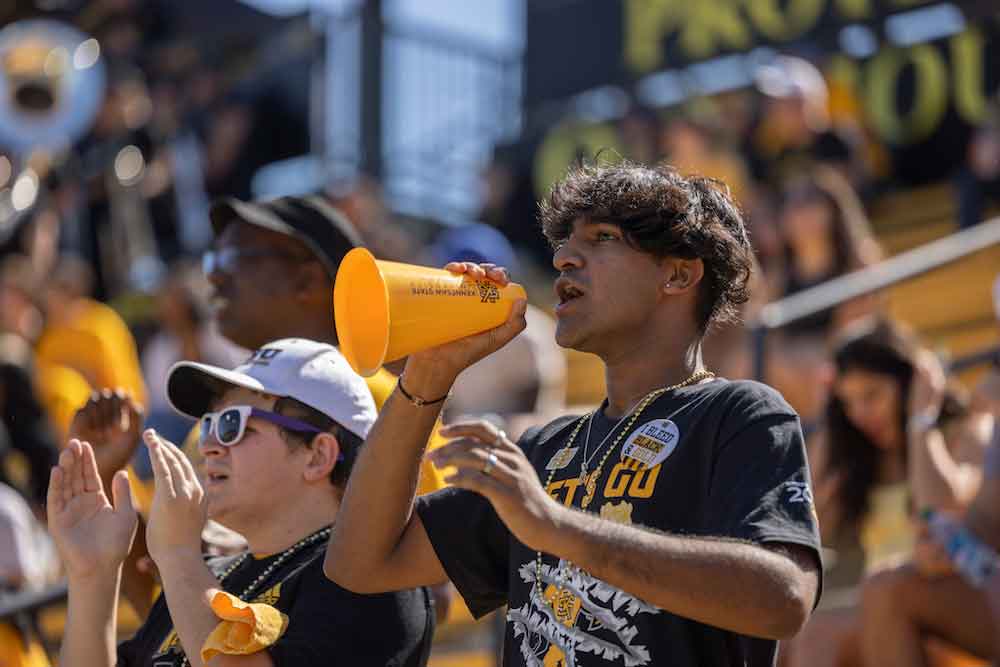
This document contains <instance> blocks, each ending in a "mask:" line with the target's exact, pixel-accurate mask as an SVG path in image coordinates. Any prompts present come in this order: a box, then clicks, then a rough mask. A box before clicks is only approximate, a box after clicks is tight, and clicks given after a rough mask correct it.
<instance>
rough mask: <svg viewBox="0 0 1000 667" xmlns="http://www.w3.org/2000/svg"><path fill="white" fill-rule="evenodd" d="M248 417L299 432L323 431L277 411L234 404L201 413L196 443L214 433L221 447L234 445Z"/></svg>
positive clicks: (239, 437) (244, 428)
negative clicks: (199, 429) (199, 430)
mask: <svg viewBox="0 0 1000 667" xmlns="http://www.w3.org/2000/svg"><path fill="white" fill-rule="evenodd" d="M250 417H257V418H259V419H263V420H265V421H269V422H271V423H272V424H274V425H276V426H280V427H281V428H284V429H288V430H289V431H296V432H299V433H322V432H323V429H320V428H317V427H315V426H313V425H312V424H307V423H306V422H304V421H300V420H298V419H295V418H294V417H286V416H285V415H281V414H278V413H277V412H271V411H270V410H261V409H260V408H255V407H252V406H250V405H234V406H232V407H229V408H226V409H225V410H219V411H218V412H206V413H205V414H204V415H202V417H201V433H200V434H199V439H198V444H200V445H204V444H205V442H206V441H207V440H208V436H210V435H214V436H215V440H216V442H218V443H219V444H220V445H222V446H223V447H232V446H233V445H236V444H237V443H239V441H240V440H241V439H242V438H243V433H244V432H245V431H246V428H247V421H248V420H249V419H250Z"/></svg>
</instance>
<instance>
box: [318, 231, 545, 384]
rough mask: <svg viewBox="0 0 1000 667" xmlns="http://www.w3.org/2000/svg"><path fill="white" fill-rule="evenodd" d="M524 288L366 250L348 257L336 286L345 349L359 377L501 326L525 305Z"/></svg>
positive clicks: (336, 308) (336, 316)
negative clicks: (518, 303) (514, 309)
mask: <svg viewBox="0 0 1000 667" xmlns="http://www.w3.org/2000/svg"><path fill="white" fill-rule="evenodd" d="M524 298H526V296H525V292H524V288H523V287H522V286H521V285H518V284H517V283H510V284H509V285H507V286H506V287H500V286H499V285H497V284H496V283H495V282H493V281H492V280H477V279H475V278H472V277H469V276H465V275H461V274H454V273H452V272H450V271H445V270H443V269H432V268H428V267H425V266H416V265H414V264H402V263H400V262H387V261H383V260H379V259H375V257H374V256H372V254H371V253H370V252H368V251H367V250H366V249H364V248H355V249H354V250H351V251H350V252H349V253H347V255H346V256H344V259H343V261H341V263H340V268H339V269H338V270H337V279H336V282H335V283H334V287H333V310H334V319H335V320H336V324H337V338H338V339H339V341H340V351H341V352H342V353H343V354H344V357H346V358H347V361H348V362H349V363H350V364H351V367H352V368H354V370H355V371H357V372H358V373H359V374H361V375H363V376H365V377H369V376H371V375H374V374H375V373H376V372H377V371H378V369H379V368H381V367H382V364H384V363H386V362H389V361H395V360H397V359H402V358H403V357H405V356H407V355H409V354H412V353H413V352H418V351H420V350H425V349H427V348H430V347H435V346H437V345H441V344H443V343H447V342H449V341H453V340H458V339H459V338H464V337H466V336H471V335H472V334H475V333H479V332H480V331H486V330H487V329H492V328H493V327H496V326H499V325H500V324H502V323H503V322H504V321H506V319H507V317H508V316H509V315H510V309H511V308H512V307H513V305H514V302H515V301H517V300H518V299H524Z"/></svg>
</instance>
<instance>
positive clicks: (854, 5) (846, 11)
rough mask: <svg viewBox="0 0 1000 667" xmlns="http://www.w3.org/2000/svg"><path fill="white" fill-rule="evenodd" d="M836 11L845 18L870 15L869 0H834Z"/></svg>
mask: <svg viewBox="0 0 1000 667" xmlns="http://www.w3.org/2000/svg"><path fill="white" fill-rule="evenodd" d="M836 7H837V11H838V12H839V13H840V15H841V16H843V17H844V18H846V19H852V20H857V19H863V18H868V17H869V16H871V13H872V5H871V0H836Z"/></svg>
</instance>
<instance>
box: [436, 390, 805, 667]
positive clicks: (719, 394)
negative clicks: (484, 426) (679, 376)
mask: <svg viewBox="0 0 1000 667" xmlns="http://www.w3.org/2000/svg"><path fill="white" fill-rule="evenodd" d="M575 424H576V419H575V418H562V419H558V420H556V421H554V422H552V423H550V424H548V425H546V426H544V427H542V428H540V429H534V430H531V431H529V432H527V433H526V434H525V435H524V437H523V438H522V439H521V441H520V442H519V446H520V447H521V448H522V449H523V450H524V451H525V454H526V455H527V456H528V459H529V460H530V461H531V462H532V463H533V465H534V467H535V470H536V471H537V472H538V475H539V478H540V479H542V480H543V482H544V480H546V479H548V478H549V474H550V473H551V472H553V471H554V473H553V474H552V480H551V482H550V483H549V486H548V489H547V490H548V492H549V494H550V495H551V496H552V497H553V498H555V499H556V500H558V501H560V502H563V503H565V504H566V505H568V506H572V507H576V508H581V506H582V505H584V504H586V508H585V511H588V512H592V513H594V514H599V515H600V516H602V517H604V518H606V519H608V520H611V521H617V522H620V523H624V524H632V525H636V526H647V527H650V528H654V529H657V530H660V531H665V532H669V533H672V534H682V535H693V536H713V537H722V538H730V539H737V540H745V541H748V542H754V543H758V544H764V543H789V544H797V545H803V546H805V547H808V548H809V549H811V550H813V551H814V552H815V553H816V557H817V560H818V559H819V544H820V543H819V533H818V526H817V523H816V515H815V511H814V509H813V503H812V494H811V491H810V488H809V469H808V465H807V463H806V456H805V447H804V444H803V439H802V431H801V428H800V426H799V420H798V416H797V415H796V414H795V412H794V411H793V410H792V408H791V407H789V406H788V404H787V403H786V402H785V401H784V400H783V399H782V398H781V396H780V395H779V394H778V393H777V392H775V391H774V390H773V389H771V388H770V387H767V386H765V385H762V384H759V383H756V382H744V381H740V382H729V381H726V380H721V379H720V380H716V381H713V382H710V383H706V384H702V385H696V386H691V387H686V388H682V389H676V390H673V391H670V392H666V393H665V394H663V395H662V396H660V397H659V398H657V399H656V400H654V401H653V402H652V403H651V404H650V405H649V406H648V407H647V408H646V410H645V411H644V412H643V413H642V414H641V415H640V417H639V418H638V419H637V420H636V421H635V423H634V424H633V425H632V427H631V428H630V429H629V432H628V433H625V434H623V435H622V437H621V439H620V440H619V441H618V445H617V447H615V449H614V450H613V451H612V452H611V453H610V455H609V456H608V458H607V460H606V462H605V464H604V466H603V467H602V470H601V474H600V476H599V477H598V478H597V479H596V485H593V484H591V485H588V484H587V483H585V482H583V481H581V476H580V463H581V460H582V458H583V446H582V445H583V440H584V438H585V434H586V431H587V428H586V426H585V427H584V428H583V429H582V431H581V432H580V433H579V434H578V435H577V440H576V442H575V443H574V446H575V447H576V450H575V451H574V450H567V449H565V447H566V444H567V440H568V439H569V437H570V434H571V433H572V431H573V428H574V426H575ZM627 424H628V421H627V420H625V422H624V423H623V424H622V425H620V426H617V428H616V425H617V421H616V420H610V419H608V418H606V417H605V416H604V415H603V412H599V413H598V414H597V415H596V416H595V419H594V422H593V424H592V429H591V433H590V438H589V447H588V455H589V456H594V459H593V461H592V462H591V463H590V466H589V470H591V471H592V470H593V469H594V468H595V467H597V462H598V461H599V460H600V459H601V457H602V455H603V453H604V452H603V451H600V448H599V447H598V443H601V441H602V440H603V439H604V438H605V436H609V437H608V439H607V440H606V442H605V444H604V447H612V446H613V443H614V442H615V441H616V440H618V435H619V434H618V431H617V429H624V428H626V425H627ZM595 452H596V455H595ZM588 487H590V488H589V489H588ZM588 496H589V498H588ZM417 511H418V512H419V513H420V518H421V521H422V522H423V524H424V526H425V528H426V530H427V534H428V536H429V537H430V539H431V543H432V544H433V546H434V549H435V551H436V553H437V555H438V558H439V559H440V561H441V564H442V565H443V566H444V568H445V570H446V571H447V573H448V575H449V577H450V578H451V580H452V582H453V583H454V584H455V586H456V587H457V588H458V591H459V592H460V593H461V594H462V596H463V597H464V598H465V601H466V603H467V604H468V606H469V609H470V610H471V611H472V612H473V614H475V615H477V616H481V615H483V614H485V613H487V612H490V611H492V610H494V609H496V608H498V607H500V606H503V605H507V607H508V612H507V628H506V636H505V641H504V664H505V665H509V666H515V665H517V666H520V665H525V666H538V667H542V666H544V667H580V666H584V665H618V666H621V667H644V666H646V665H650V666H652V665H668V664H669V665H679V666H686V665H690V666H692V667H694V666H699V665H749V666H751V667H755V666H764V665H773V664H774V662H775V659H776V654H777V642H774V641H771V640H766V639H759V638H754V637H748V636H743V635H739V634H736V633H734V632H730V631H727V630H723V629H720V628H716V627H712V626H709V625H705V624H702V623H698V622H696V621H693V620H690V619H686V618H682V617H679V616H675V615H673V614H671V613H669V612H667V611H664V610H662V609H659V608H657V607H656V606H654V605H652V604H650V603H648V602H646V601H645V600H643V599H642V597H641V596H636V595H632V594H630V593H626V592H625V591H622V590H621V589H618V588H616V587H614V586H611V585H609V584H607V583H605V582H603V581H601V580H599V579H595V578H593V577H591V576H590V575H589V574H587V573H586V572H584V571H582V570H580V569H579V568H576V567H574V566H573V565H572V564H568V563H565V562H563V561H561V560H560V559H558V558H556V557H554V556H549V555H545V556H544V558H543V559H542V564H541V567H540V568H538V567H537V564H536V560H535V559H536V552H534V551H532V550H530V549H528V548H527V547H526V546H524V545H523V544H521V543H520V542H518V541H517V540H516V539H515V538H514V537H513V536H512V535H511V534H510V532H509V531H508V530H507V529H506V527H505V526H504V525H503V523H502V522H501V521H500V519H499V517H498V516H497V514H496V512H495V511H494V510H493V508H492V506H491V505H490V504H489V502H487V501H486V500H485V499H484V498H483V497H482V496H479V495H477V494H474V493H471V492H468V491H463V490H459V489H445V490H443V491H439V492H437V493H435V494H432V495H430V496H424V497H422V498H419V499H418V500H417ZM459 526H460V527H461V529H458V528H456V527H459ZM538 569H540V570H541V586H540V587H539V586H535V581H536V576H537V573H538Z"/></svg>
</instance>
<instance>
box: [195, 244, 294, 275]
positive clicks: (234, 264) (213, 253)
mask: <svg viewBox="0 0 1000 667" xmlns="http://www.w3.org/2000/svg"><path fill="white" fill-rule="evenodd" d="M260 257H276V258H278V259H287V260H288V261H298V262H304V261H307V260H309V259H310V258H309V257H302V256H295V255H291V254H288V253H284V252H279V251H278V250H269V249H267V248H256V249H254V248H222V249H221V250H209V251H207V252H205V254H204V255H202V256H201V270H202V273H204V274H205V275H206V276H208V275H211V274H213V273H220V272H224V273H232V272H233V271H235V270H236V269H238V268H239V264H240V262H241V261H246V260H248V259H256V258H260Z"/></svg>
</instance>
